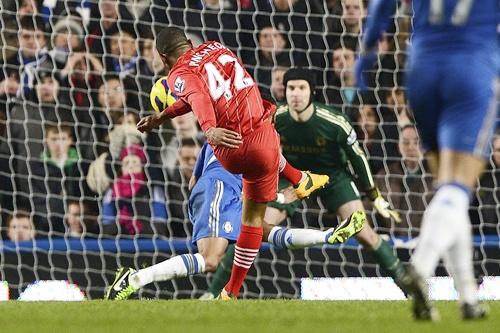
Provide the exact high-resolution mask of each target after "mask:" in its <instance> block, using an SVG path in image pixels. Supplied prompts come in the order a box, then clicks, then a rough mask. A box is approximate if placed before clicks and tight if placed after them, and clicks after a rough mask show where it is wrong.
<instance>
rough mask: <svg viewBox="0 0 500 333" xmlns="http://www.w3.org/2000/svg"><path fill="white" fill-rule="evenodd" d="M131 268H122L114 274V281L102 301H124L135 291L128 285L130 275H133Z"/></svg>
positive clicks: (135, 289) (133, 270) (133, 271)
mask: <svg viewBox="0 0 500 333" xmlns="http://www.w3.org/2000/svg"><path fill="white" fill-rule="evenodd" d="M135 272H136V270H135V269H133V268H128V267H122V268H120V269H118V271H117V272H116V276H115V280H114V281H113V283H112V284H111V286H110V287H109V288H108V291H107V292H106V295H105V296H104V299H110V300H125V299H129V298H130V296H132V295H133V294H134V293H135V292H136V291H137V290H139V289H137V288H134V287H132V286H131V285H130V283H129V278H130V275H132V274H133V273H135Z"/></svg>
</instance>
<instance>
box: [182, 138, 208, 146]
mask: <svg viewBox="0 0 500 333" xmlns="http://www.w3.org/2000/svg"><path fill="white" fill-rule="evenodd" d="M202 145H203V143H202V142H200V140H198V139H197V138H184V139H182V140H181V144H180V147H184V146H190V147H194V146H197V147H201V146H202Z"/></svg>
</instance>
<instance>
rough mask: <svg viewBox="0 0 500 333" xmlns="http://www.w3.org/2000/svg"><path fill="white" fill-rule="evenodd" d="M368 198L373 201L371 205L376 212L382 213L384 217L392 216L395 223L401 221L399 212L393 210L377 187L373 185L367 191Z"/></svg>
mask: <svg viewBox="0 0 500 333" xmlns="http://www.w3.org/2000/svg"><path fill="white" fill-rule="evenodd" d="M366 194H367V195H368V198H370V200H371V201H373V206H374V207H375V210H376V211H377V213H379V214H380V215H382V216H383V217H384V218H386V219H389V218H392V219H394V221H395V222H396V223H400V222H401V217H400V216H399V213H398V212H397V211H396V210H394V209H393V208H392V207H391V205H390V204H389V203H388V202H387V200H385V199H384V197H383V196H382V194H381V193H380V191H379V190H378V188H376V187H374V188H372V189H370V190H368V191H367V193H366Z"/></svg>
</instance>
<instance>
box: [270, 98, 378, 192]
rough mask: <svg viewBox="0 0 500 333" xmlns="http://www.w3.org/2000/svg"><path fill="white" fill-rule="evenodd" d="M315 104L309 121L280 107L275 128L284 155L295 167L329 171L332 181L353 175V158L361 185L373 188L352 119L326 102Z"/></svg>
mask: <svg viewBox="0 0 500 333" xmlns="http://www.w3.org/2000/svg"><path fill="white" fill-rule="evenodd" d="M313 105H314V113H313V115H312V116H311V118H310V119H309V120H308V121H306V122H297V121H295V120H294V119H293V118H292V116H291V115H290V112H289V110H288V105H281V106H279V107H278V110H277V111H276V124H275V127H276V130H277V131H278V133H279V134H280V137H281V147H282V149H283V155H284V156H285V157H286V159H287V160H288V161H289V162H290V163H291V164H292V165H293V166H294V167H296V168H298V169H301V170H310V171H312V172H314V173H319V174H327V175H329V176H330V177H331V178H332V180H335V178H337V177H342V175H346V174H348V175H350V171H349V167H348V161H349V162H350V164H351V166H352V168H353V171H354V173H355V174H356V176H357V177H358V182H359V185H360V186H361V188H362V189H364V190H366V189H370V188H373V187H374V186H375V184H374V182H373V177H372V174H371V171H370V167H369V165H368V160H367V159H366V156H365V154H364V152H363V149H362V148H361V147H360V146H359V143H358V141H357V137H356V132H355V131H354V130H353V128H352V125H351V123H350V121H349V119H348V118H347V117H346V116H345V115H344V114H342V113H340V112H338V111H335V110H334V109H332V108H330V107H328V106H326V105H324V104H321V103H313Z"/></svg>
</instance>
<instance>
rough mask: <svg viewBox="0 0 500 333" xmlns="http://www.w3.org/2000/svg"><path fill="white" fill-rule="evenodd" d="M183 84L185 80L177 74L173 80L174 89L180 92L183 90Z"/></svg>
mask: <svg viewBox="0 0 500 333" xmlns="http://www.w3.org/2000/svg"><path fill="white" fill-rule="evenodd" d="M185 85H186V81H184V80H183V79H181V77H180V76H178V77H177V78H176V79H175V82H174V90H175V91H176V92H178V93H179V94H180V93H182V92H183V91H184V88H185Z"/></svg>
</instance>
